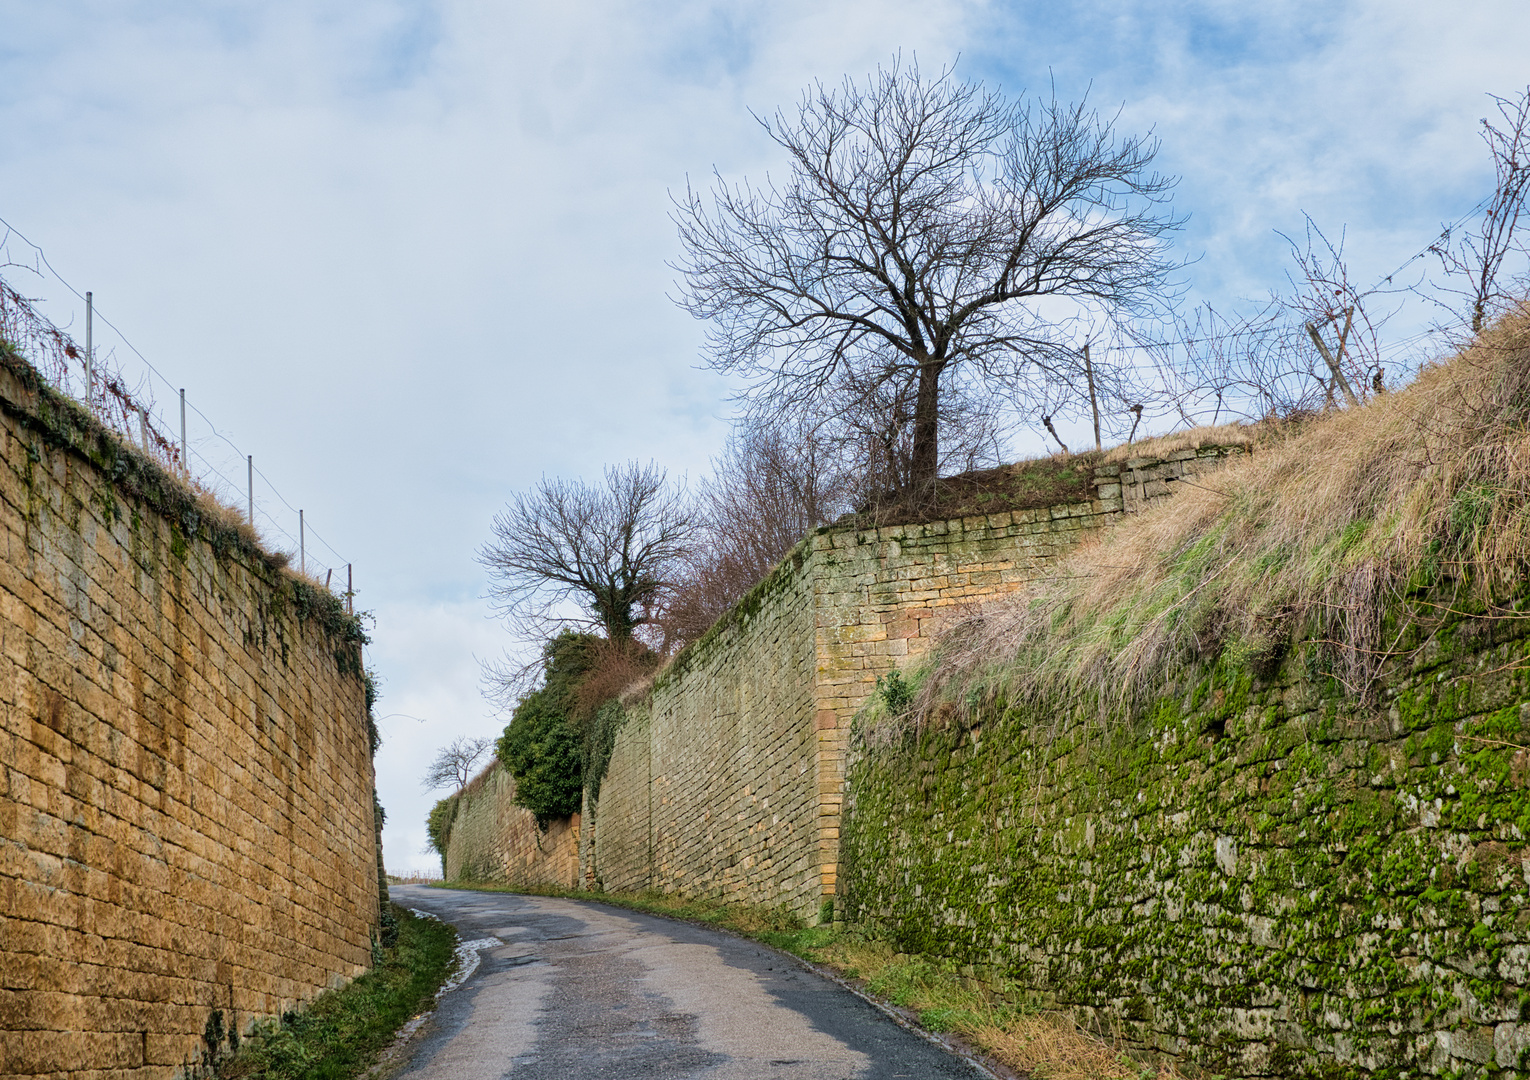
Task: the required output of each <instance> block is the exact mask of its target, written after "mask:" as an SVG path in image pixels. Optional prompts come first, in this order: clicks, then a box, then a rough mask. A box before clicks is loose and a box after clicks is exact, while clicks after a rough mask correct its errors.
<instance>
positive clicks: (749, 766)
mask: <svg viewBox="0 0 1530 1080" xmlns="http://www.w3.org/2000/svg"><path fill="white" fill-rule="evenodd" d="M807 570H808V567H807V563H806V561H805V549H804V548H801V547H799V549H798V550H797V552H796V553H794V556H793V557H792V558H788V559H787V560H786V561H785V562H783V563H782V565H781V566H780V567H779V568H777V570H776V571H775V572H774V573H773V574H772V575H771V576H770V577H769V578H767V579H766V580H765V582H763V583H762V584H761V585H760V586H759V587H758V588H757V589H755V591H754V592H753V593H751V594H750V596H749V597H747V598H746V599H745V601H744V602H742V603H741V604H740V605H739V606H738V608H736V609H735V610H734V612H733V613H732V614H731V615H730V616H729V617H727V618H724V619H723V620H722V621H721V622H719V624H718V625H717V626H716V627H714V628H713V629H712V630H711V631H710V632H709V633H708V634H707V635H706V636H705V637H704V638H702V639H701V640H700V641H699V642H697V643H696V645H695V646H693V647H692V648H691V649H690V650H688V651H687V652H685V653H683V654H682V655H681V656H680V657H679V658H678V659H677V661H676V662H675V663H674V664H673V665H671V666H670V668H668V669H667V670H666V671H664V672H663V673H661V674H660V676H659V678H658V679H657V680H656V681H655V684H654V687H653V691H652V694H651V695H650V697H649V699H648V700H647V701H646V702H643V703H641V704H639V705H636V706H634V707H633V708H632V710H631V711H632V712H634V713H642V714H643V718H642V720H641V721H640V722H638V723H633V722H632V721H631V720H630V719H629V721H628V723H627V725H626V726H625V727H624V728H623V729H622V731H621V732H620V733H619V735H618V737H617V745H616V751H615V753H614V755H613V757H612V764H611V767H610V769H609V770H608V771H607V774H606V778H605V781H604V782H603V784H602V785H601V791H600V799H599V803H598V806H597V808H596V811H595V818H596V822H597V825H596V852H595V867H596V871H595V872H596V874H597V875H598V877H599V879H600V881H601V883H602V884H603V886H604V887H605V888H608V889H634V888H639V889H641V888H656V889H660V890H663V891H666V892H679V893H683V894H685V895H689V896H695V897H701V898H707V897H717V898H725V899H729V900H736V901H740V902H745V903H751V904H761V905H767V906H773V905H777V904H785V905H787V906H789V907H791V908H793V909H794V910H803V909H811V910H813V911H815V912H816V910H817V907H818V904H819V902H820V895H819V894H820V892H821V886H820V865H821V861H822V860H821V855H820V851H819V847H820V840H821V837H820V836H819V833H818V829H817V801H818V795H817V790H816V775H815V767H814V748H815V745H816V731H815V727H814V714H813V709H812V686H813V671H814V657H813V641H814V637H813V608H812V577H811V574H810V573H808V572H807Z"/></svg>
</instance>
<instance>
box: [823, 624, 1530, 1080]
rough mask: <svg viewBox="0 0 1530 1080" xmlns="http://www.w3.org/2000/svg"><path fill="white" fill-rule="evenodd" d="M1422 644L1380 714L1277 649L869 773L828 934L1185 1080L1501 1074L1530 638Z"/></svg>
mask: <svg viewBox="0 0 1530 1080" xmlns="http://www.w3.org/2000/svg"><path fill="white" fill-rule="evenodd" d="M1443 629H1444V630H1445V631H1446V632H1442V633H1437V634H1435V635H1434V638H1433V639H1432V640H1431V641H1429V642H1427V643H1425V645H1426V647H1424V648H1422V649H1421V650H1420V651H1419V652H1418V653H1417V654H1416V655H1415V656H1414V657H1412V658H1411V659H1408V660H1401V661H1398V662H1396V663H1395V664H1394V665H1393V667H1392V669H1391V670H1390V671H1389V672H1388V675H1387V678H1386V680H1385V683H1384V688H1383V689H1382V691H1381V692H1380V694H1379V696H1378V698H1377V701H1376V703H1375V705H1374V706H1370V705H1367V706H1362V705H1360V704H1358V703H1357V702H1355V701H1354V700H1353V699H1348V698H1345V697H1344V696H1343V695H1342V693H1341V692H1340V691H1339V690H1338V689H1337V687H1336V686H1335V685H1334V684H1333V683H1332V681H1331V680H1329V679H1327V678H1326V677H1322V676H1319V677H1318V678H1317V679H1316V680H1314V679H1313V678H1312V677H1310V676H1309V673H1308V671H1307V666H1306V663H1305V660H1304V649H1303V648H1297V649H1294V650H1292V652H1291V654H1290V655H1289V656H1288V657H1287V658H1286V659H1285V661H1284V662H1283V663H1282V664H1281V665H1280V666H1279V667H1278V669H1277V670H1275V671H1274V672H1273V673H1271V674H1270V675H1269V677H1268V678H1266V679H1264V680H1262V681H1260V680H1256V679H1255V678H1254V677H1253V676H1252V674H1251V673H1250V671H1249V670H1248V669H1247V668H1246V667H1245V668H1240V667H1239V666H1238V665H1237V664H1236V663H1230V662H1227V661H1225V660H1224V662H1223V663H1222V664H1221V665H1219V666H1218V667H1217V668H1216V669H1215V670H1213V671H1211V672H1209V673H1203V674H1202V676H1201V677H1199V678H1198V679H1196V681H1195V682H1194V683H1193V684H1190V685H1186V686H1182V687H1180V688H1179V689H1178V690H1177V692H1175V693H1173V694H1166V695H1164V696H1162V697H1160V698H1159V699H1158V700H1156V701H1154V702H1153V703H1152V705H1151V707H1149V708H1147V709H1144V710H1142V712H1141V713H1140V715H1137V716H1134V717H1125V716H1119V715H1111V714H1110V713H1109V712H1108V711H1105V712H1102V710H1101V709H1100V708H1099V707H1098V704H1097V703H1085V704H1084V705H1083V706H1081V707H1079V708H1078V709H1077V711H1075V712H1072V713H1068V714H1066V715H1058V714H1057V713H1054V712H1052V711H1050V710H1049V708H1048V706H1047V704H1046V703H1045V702H1042V703H1038V704H1035V705H1030V706H1026V707H1024V708H1018V707H1012V706H1010V705H1009V704H1007V703H1006V702H1004V701H999V702H997V703H995V704H994V705H993V706H992V707H990V708H988V709H985V710H981V711H979V712H978V713H977V714H976V719H975V721H974V722H973V723H972V724H971V725H970V726H965V727H963V726H955V725H949V726H947V727H945V728H943V729H942V728H940V727H938V722H937V723H936V724H935V725H934V726H932V727H930V728H927V729H926V730H925V731H924V732H923V733H922V734H920V735H918V736H917V737H916V736H914V735H910V736H908V737H907V738H906V739H905V740H904V742H903V744H902V745H900V746H896V747H892V748H888V749H881V750H875V751H868V750H864V749H863V750H862V751H861V752H860V754H859V757H858V760H857V762H856V763H855V765H854V766H853V769H852V772H851V779H850V785H849V786H850V792H851V807H850V812H849V814H848V821H847V825H846V832H845V838H844V849H843V851H844V854H843V860H842V866H841V878H840V880H841V883H842V884H841V889H842V903H843V906H844V909H845V913H846V916H847V917H848V918H849V919H850V920H851V921H854V922H859V923H861V924H864V925H866V926H867V927H869V928H871V929H874V930H876V931H877V932H879V933H883V934H886V935H887V936H889V937H891V938H892V939H893V940H895V941H897V942H899V943H900V945H901V947H902V948H904V949H906V950H908V951H910V952H926V953H933V954H938V955H941V956H944V957H948V958H950V959H953V960H955V961H956V962H958V963H960V964H963V965H967V966H969V967H970V969H971V970H972V971H973V973H974V974H975V975H976V976H977V977H979V978H980V979H982V980H983V981H984V982H986V983H987V985H989V986H990V987H991V988H992V989H993V990H994V991H995V992H996V993H1000V994H1003V995H1005V996H1007V997H1009V998H1012V999H1016V1000H1030V1001H1038V1002H1045V1003H1049V1004H1056V1005H1060V1006H1064V1007H1067V1008H1070V1009H1073V1010H1074V1011H1075V1012H1076V1014H1077V1015H1078V1016H1079V1017H1080V1018H1081V1019H1083V1020H1084V1021H1085V1022H1087V1023H1095V1024H1098V1025H1099V1026H1101V1027H1102V1028H1107V1029H1118V1030H1121V1031H1123V1032H1125V1033H1127V1034H1128V1035H1129V1036H1130V1037H1131V1038H1132V1040H1133V1041H1134V1042H1135V1043H1136V1044H1137V1046H1138V1047H1139V1048H1140V1049H1142V1050H1144V1051H1149V1052H1155V1053H1159V1054H1163V1055H1168V1056H1172V1057H1174V1058H1176V1059H1178V1060H1180V1061H1181V1062H1182V1063H1183V1064H1184V1067H1185V1068H1187V1069H1188V1070H1190V1071H1191V1073H1192V1074H1193V1073H1195V1072H1197V1071H1202V1070H1203V1071H1205V1072H1206V1073H1210V1074H1225V1075H1235V1076H1255V1075H1261V1076H1262V1075H1280V1076H1313V1077H1317V1076H1322V1077H1338V1076H1357V1077H1358V1076H1367V1077H1403V1076H1418V1075H1431V1076H1434V1075H1438V1076H1460V1077H1466V1076H1474V1077H1507V1076H1518V1075H1524V1070H1526V1069H1527V1068H1530V900H1527V898H1530V859H1527V853H1526V850H1525V849H1526V844H1525V838H1526V836H1527V834H1530V750H1527V749H1526V748H1525V746H1526V744H1530V678H1527V670H1530V630H1527V628H1526V627H1525V626H1524V624H1523V622H1522V621H1519V620H1501V621H1497V622H1491V623H1489V622H1485V621H1480V620H1479V621H1475V622H1470V623H1468V622H1461V623H1457V624H1456V625H1454V626H1452V627H1448V628H1443Z"/></svg>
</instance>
